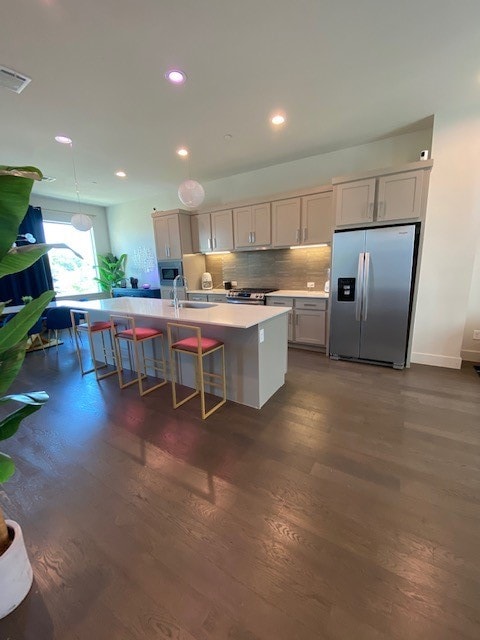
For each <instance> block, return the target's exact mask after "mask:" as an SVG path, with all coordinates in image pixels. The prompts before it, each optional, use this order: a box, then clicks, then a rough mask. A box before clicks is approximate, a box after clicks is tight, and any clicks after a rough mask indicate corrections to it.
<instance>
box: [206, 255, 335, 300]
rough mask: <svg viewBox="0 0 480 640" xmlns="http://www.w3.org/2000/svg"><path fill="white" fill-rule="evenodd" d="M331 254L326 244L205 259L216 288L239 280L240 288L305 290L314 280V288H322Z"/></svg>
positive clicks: (215, 256)
mask: <svg viewBox="0 0 480 640" xmlns="http://www.w3.org/2000/svg"><path fill="white" fill-rule="evenodd" d="M330 257H331V248H330V247H329V246H327V247H316V248H311V249H310V248H308V247H305V248H302V249H273V250H268V251H243V252H238V253H227V254H220V255H206V256H205V262H206V269H207V271H209V272H210V273H211V274H212V279H213V286H214V287H219V288H221V287H222V282H223V281H224V280H230V281H232V280H236V281H237V283H238V286H239V287H270V286H271V287H272V288H273V287H275V288H276V289H306V288H307V282H315V290H317V291H322V290H323V286H324V284H325V281H326V280H327V278H328V273H327V270H328V269H329V267H330Z"/></svg>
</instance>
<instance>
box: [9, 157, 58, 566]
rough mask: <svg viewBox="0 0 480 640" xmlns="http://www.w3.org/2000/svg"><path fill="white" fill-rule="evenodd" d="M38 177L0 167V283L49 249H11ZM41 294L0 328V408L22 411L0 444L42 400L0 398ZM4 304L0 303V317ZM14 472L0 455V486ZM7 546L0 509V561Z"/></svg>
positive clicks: (47, 296) (32, 395)
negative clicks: (15, 406)
mask: <svg viewBox="0 0 480 640" xmlns="http://www.w3.org/2000/svg"><path fill="white" fill-rule="evenodd" d="M41 179H42V173H41V172H40V170H39V169H37V168H35V167H6V166H2V165H0V278H2V277H3V276H6V275H9V274H13V273H18V272H20V271H23V269H26V268H27V267H30V266H31V265H32V264H33V263H34V262H36V261H37V260H38V259H39V258H40V257H41V256H43V255H44V254H45V253H46V252H47V251H48V250H49V249H50V248H52V246H59V245H46V244H35V245H27V246H25V247H16V246H15V240H16V238H17V234H18V227H19V225H20V223H21V221H22V219H23V217H24V216H25V213H26V211H27V208H28V203H29V199H30V193H31V190H32V186H33V181H34V180H41ZM61 246H63V247H65V246H66V245H61ZM54 295H55V292H54V291H45V292H44V293H42V294H41V295H40V296H39V297H38V298H36V299H34V300H32V301H31V302H29V303H28V304H26V305H25V306H24V307H23V308H22V309H21V310H20V311H19V313H17V314H16V315H15V316H14V317H13V318H12V319H11V320H10V321H9V322H8V323H6V324H5V325H4V326H3V327H2V328H0V403H2V404H3V403H9V402H18V403H20V404H21V405H22V406H21V407H20V408H19V409H16V410H14V411H12V412H11V413H10V414H9V415H7V416H5V417H3V418H2V419H1V420H0V440H6V439H7V438H10V437H11V436H13V435H14V434H15V433H16V432H17V430H18V428H19V427H20V423H21V422H22V420H23V419H24V418H26V417H27V416H29V415H31V414H32V413H34V412H35V411H38V410H39V409H40V408H41V407H42V405H43V404H45V402H46V401H47V400H48V395H47V394H46V393H45V392H44V391H34V392H29V393H23V394H22V393H17V394H11V395H4V394H5V393H6V392H7V391H8V389H9V388H10V386H11V385H12V383H13V381H14V380H15V378H16V377H17V374H18V373H19V371H20V368H21V366H22V363H23V360H24V358H25V352H26V348H27V333H28V330H29V329H30V328H31V327H32V326H33V325H34V324H35V323H36V322H37V321H38V319H39V318H40V316H41V314H42V312H43V310H44V309H45V307H46V306H47V305H48V303H49V302H50V301H51V300H52V298H53V297H54ZM5 304H6V303H5V302H0V312H3V309H4V307H5ZM14 471H15V464H14V462H13V460H12V458H11V457H10V456H8V455H7V454H6V453H1V452H0V483H3V482H5V481H6V480H8V478H10V476H11V475H12V474H13V473H14ZM9 544H10V539H9V534H8V529H7V525H6V523H5V518H4V516H3V513H2V511H1V509H0V555H1V554H2V553H3V552H4V551H5V550H6V549H7V548H8V546H9Z"/></svg>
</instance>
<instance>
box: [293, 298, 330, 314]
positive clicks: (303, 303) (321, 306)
mask: <svg viewBox="0 0 480 640" xmlns="http://www.w3.org/2000/svg"><path fill="white" fill-rule="evenodd" d="M326 308H327V301H326V300H323V299H321V298H315V299H313V300H312V299H311V298H297V299H296V300H295V309H311V310H312V311H314V310H317V309H318V311H325V309H326Z"/></svg>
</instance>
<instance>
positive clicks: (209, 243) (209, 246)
mask: <svg viewBox="0 0 480 640" xmlns="http://www.w3.org/2000/svg"><path fill="white" fill-rule="evenodd" d="M207 245H208V250H209V251H211V250H212V239H211V238H208V240H207Z"/></svg>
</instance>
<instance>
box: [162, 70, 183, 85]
mask: <svg viewBox="0 0 480 640" xmlns="http://www.w3.org/2000/svg"><path fill="white" fill-rule="evenodd" d="M165 78H166V79H167V80H168V81H169V82H171V83H172V84H183V83H184V82H185V80H186V79H187V76H186V75H185V74H184V73H183V71H180V70H179V69H170V71H167V73H166V74H165Z"/></svg>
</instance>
